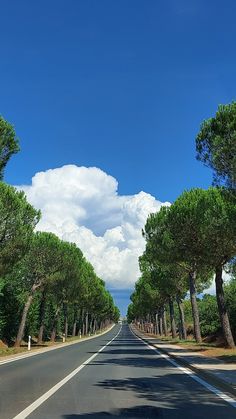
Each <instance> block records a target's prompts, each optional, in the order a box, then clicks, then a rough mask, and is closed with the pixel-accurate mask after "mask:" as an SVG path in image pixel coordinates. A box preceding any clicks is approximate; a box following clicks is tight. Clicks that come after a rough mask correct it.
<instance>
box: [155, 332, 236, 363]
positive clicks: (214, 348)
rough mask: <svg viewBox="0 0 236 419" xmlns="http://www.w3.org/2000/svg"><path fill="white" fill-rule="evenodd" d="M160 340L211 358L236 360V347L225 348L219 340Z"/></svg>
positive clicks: (233, 361) (232, 361)
mask: <svg viewBox="0 0 236 419" xmlns="http://www.w3.org/2000/svg"><path fill="white" fill-rule="evenodd" d="M160 340H161V341H163V342H166V343H170V344H173V345H174V344H175V345H179V346H183V347H184V348H186V349H188V350H190V351H193V352H199V353H201V354H202V355H204V356H207V357H209V358H218V359H220V360H222V361H223V362H226V363H235V362H236V349H227V348H224V347H222V345H220V346H219V343H218V342H212V343H205V342H202V343H197V342H196V341H195V340H194V339H187V340H180V339H178V338H176V339H171V338H160Z"/></svg>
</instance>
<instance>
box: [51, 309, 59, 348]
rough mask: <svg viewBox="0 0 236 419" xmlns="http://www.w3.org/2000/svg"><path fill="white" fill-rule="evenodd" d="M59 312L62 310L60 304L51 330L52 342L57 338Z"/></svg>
mask: <svg viewBox="0 0 236 419" xmlns="http://www.w3.org/2000/svg"><path fill="white" fill-rule="evenodd" d="M59 312H60V305H59V306H58V307H57V309H56V313H55V316H54V319H53V323H52V332H51V339H50V340H51V342H55V339H56V334H57V321H58V316H59Z"/></svg>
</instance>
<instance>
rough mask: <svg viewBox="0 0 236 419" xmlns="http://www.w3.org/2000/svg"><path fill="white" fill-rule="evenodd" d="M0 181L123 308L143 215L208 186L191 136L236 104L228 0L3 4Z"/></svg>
mask: <svg viewBox="0 0 236 419" xmlns="http://www.w3.org/2000/svg"><path fill="white" fill-rule="evenodd" d="M0 7H1V25H0V39H1V55H0V57H1V58H0V60H1V65H0V114H1V115H2V116H3V117H4V118H6V119H7V120H8V121H9V122H11V123H12V124H14V126H15V129H16V132H17V136H18V137H19V139H20V145H21V151H20V153H18V154H17V155H16V156H14V157H13V158H12V159H11V161H10V162H9V164H8V166H7V169H6V174H5V180H6V181H7V182H8V183H10V184H12V185H16V186H17V187H19V188H21V189H24V190H25V192H26V194H27V197H28V199H29V200H30V202H32V204H34V205H35V206H37V208H41V209H42V211H43V217H42V220H41V221H40V224H39V226H38V228H39V229H42V230H46V231H53V232H55V233H56V234H58V235H59V236H60V237H61V238H63V239H65V240H71V241H75V242H76V243H77V244H78V245H79V246H80V247H81V249H82V251H83V252H84V254H85V256H86V257H87V258H88V259H89V260H90V261H91V262H92V263H93V265H94V267H95V270H96V272H97V273H98V274H99V275H100V276H102V277H103V279H105V280H106V283H107V286H108V287H109V289H110V290H111V292H112V294H113V296H114V298H115V301H116V303H117V304H118V305H119V307H120V308H121V311H122V313H123V314H125V311H126V306H127V304H128V302H129V295H130V290H131V289H132V287H133V285H134V282H135V280H136V279H137V277H138V275H139V272H138V256H139V254H141V253H142V251H143V250H144V246H145V243H144V242H143V239H142V236H141V229H142V227H143V225H144V223H145V220H146V217H147V216H148V214H149V213H150V212H153V211H157V210H158V209H159V208H160V206H161V205H162V204H164V203H167V205H169V203H171V202H173V201H174V200H175V199H176V198H177V197H178V196H179V195H180V194H181V192H182V191H183V190H184V189H189V188H191V187H203V188H207V187H208V186H209V185H210V184H211V182H212V173H211V171H210V169H208V168H206V167H204V166H203V165H202V164H201V163H200V162H198V161H196V158H195V137H196V134H197V132H198V130H199V128H200V124H201V122H202V121H203V120H204V119H207V118H209V117H211V116H213V115H214V113H215V112H216V109H217V106H218V104H222V103H229V102H231V101H232V100H234V99H235V96H236V95H235V93H236V85H235V81H236V78H235V74H236V55H235V39H236V25H235V17H236V3H235V1H233V0H225V1H224V3H223V2H222V1H219V0H214V1H213V0H207V1H204V0H165V1H160V0H148V1H143V0H142V1H141V0H119V1H115V0H99V1H98V0H83V1H82V0H56V1H55V0H50V1H45V0H41V1H40V2H32V1H31V0H21V1H18V0H8V1H6V0H5V1H3V0H0Z"/></svg>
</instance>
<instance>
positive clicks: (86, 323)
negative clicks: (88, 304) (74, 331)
mask: <svg viewBox="0 0 236 419" xmlns="http://www.w3.org/2000/svg"><path fill="white" fill-rule="evenodd" d="M87 334H88V312H87V313H86V317H85V335H87Z"/></svg>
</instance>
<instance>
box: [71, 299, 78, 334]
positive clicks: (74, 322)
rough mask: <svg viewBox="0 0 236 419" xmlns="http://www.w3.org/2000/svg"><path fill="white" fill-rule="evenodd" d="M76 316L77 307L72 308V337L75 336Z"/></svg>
mask: <svg viewBox="0 0 236 419" xmlns="http://www.w3.org/2000/svg"><path fill="white" fill-rule="evenodd" d="M77 314H78V310H77V307H76V305H75V306H74V321H73V329H72V336H73V337H74V336H75V335H76V326H77Z"/></svg>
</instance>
